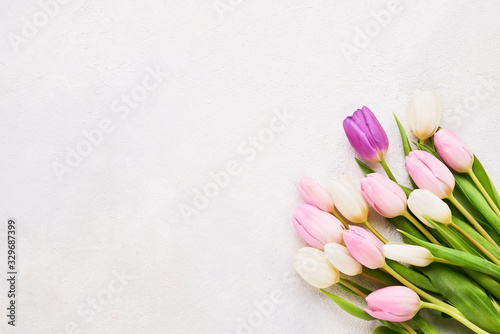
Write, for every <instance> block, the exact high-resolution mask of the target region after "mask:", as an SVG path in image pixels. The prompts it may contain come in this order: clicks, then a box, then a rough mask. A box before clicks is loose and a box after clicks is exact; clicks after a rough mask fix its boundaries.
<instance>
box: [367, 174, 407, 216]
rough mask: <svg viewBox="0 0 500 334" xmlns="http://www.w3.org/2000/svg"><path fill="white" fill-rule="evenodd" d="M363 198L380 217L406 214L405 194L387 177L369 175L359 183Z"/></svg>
mask: <svg viewBox="0 0 500 334" xmlns="http://www.w3.org/2000/svg"><path fill="white" fill-rule="evenodd" d="M361 192H362V193H363V196H364V198H365V199H366V201H367V202H368V203H369V204H370V206H371V207H372V208H373V209H375V211H377V212H378V213H379V214H380V215H382V216H384V217H387V218H394V217H397V216H401V215H403V214H404V213H405V212H406V194H405V192H404V191H403V190H402V189H401V187H400V186H399V185H398V184H397V183H396V182H394V181H392V180H391V179H389V178H388V177H387V176H384V175H382V174H377V173H373V174H369V175H368V176H367V177H366V178H365V179H363V180H362V181H361Z"/></svg>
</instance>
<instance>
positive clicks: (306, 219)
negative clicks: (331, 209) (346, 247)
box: [293, 204, 344, 250]
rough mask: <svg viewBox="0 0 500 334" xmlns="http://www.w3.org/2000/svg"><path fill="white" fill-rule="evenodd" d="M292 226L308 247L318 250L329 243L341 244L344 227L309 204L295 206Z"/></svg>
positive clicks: (329, 215) (332, 217)
mask: <svg viewBox="0 0 500 334" xmlns="http://www.w3.org/2000/svg"><path fill="white" fill-rule="evenodd" d="M293 226H294V227H295V230H296V231H297V233H298V234H299V235H300V236H301V237H302V239H304V240H305V241H306V242H307V243H308V244H309V245H311V246H312V247H314V248H317V249H319V250H323V248H324V246H325V245H326V244H328V243H330V242H335V243H342V232H343V231H344V225H342V223H341V222H340V221H339V220H338V219H337V218H335V217H334V216H333V215H331V214H329V213H327V212H324V211H321V210H320V209H318V208H315V207H314V206H312V205H309V204H301V205H299V206H297V208H296V209H295V211H294V213H293Z"/></svg>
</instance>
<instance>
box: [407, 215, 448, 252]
mask: <svg viewBox="0 0 500 334" xmlns="http://www.w3.org/2000/svg"><path fill="white" fill-rule="evenodd" d="M403 217H405V218H406V219H408V220H409V221H410V222H411V223H412V224H413V225H415V227H416V228H418V230H419V231H420V232H422V234H423V235H425V236H426V237H427V239H429V241H430V242H432V243H433V244H435V245H441V244H440V243H439V241H437V239H436V238H434V236H433V235H432V234H431V232H429V231H427V229H426V228H425V227H424V226H423V225H422V224H421V223H420V222H419V221H418V220H416V219H415V218H413V216H412V215H411V214H410V213H409V212H408V211H406V213H405V214H404V215H403Z"/></svg>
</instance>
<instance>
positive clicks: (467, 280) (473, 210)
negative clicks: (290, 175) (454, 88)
mask: <svg viewBox="0 0 500 334" xmlns="http://www.w3.org/2000/svg"><path fill="white" fill-rule="evenodd" d="M395 119H396V122H397V125H398V128H399V131H400V133H401V138H402V141H403V147H404V153H405V167H406V170H407V172H408V174H409V176H410V180H411V184H412V188H414V189H415V190H413V189H410V188H407V187H405V186H402V185H401V184H399V183H398V180H396V179H395V177H394V176H393V174H392V173H391V171H390V169H389V167H388V165H387V164H386V162H385V160H384V157H385V155H386V154H387V151H388V147H389V141H388V138H387V135H386V133H385V131H384V129H383V128H382V126H381V125H380V123H379V122H378V120H377V119H376V117H375V116H374V114H373V113H372V112H371V111H370V109H368V108H367V107H363V108H362V109H359V110H356V111H355V112H354V114H353V115H352V116H349V117H347V118H346V119H345V120H344V123H343V125H344V130H345V133H346V135H347V138H348V139H349V142H350V143H351V146H352V147H353V148H354V150H355V151H356V152H357V154H358V155H359V156H361V158H363V159H364V160H366V161H368V162H372V163H380V164H381V166H382V168H383V169H384V170H385V174H386V175H387V176H386V175H382V174H378V173H376V172H375V171H374V170H373V169H372V168H370V167H369V166H368V165H367V164H365V163H363V162H362V161H360V160H358V159H356V161H357V163H358V164H359V166H360V169H361V171H362V172H363V173H364V174H365V176H366V178H364V179H363V180H362V181H361V184H360V185H357V184H354V183H353V182H352V181H351V180H350V179H349V178H348V177H346V176H341V177H339V178H337V179H335V180H334V181H333V182H332V183H331V185H330V191H327V190H326V189H325V188H323V187H322V186H321V185H320V184H318V183H317V182H316V181H314V180H313V179H310V178H305V177H304V178H303V179H302V180H301V181H300V183H298V184H297V189H298V191H299V192H300V194H301V195H302V197H303V199H304V200H305V202H307V204H301V205H299V206H298V207H297V208H296V209H295V212H294V218H293V225H294V227H295V230H296V231H297V233H298V234H299V235H300V236H301V237H302V238H303V239H304V240H305V242H307V243H308V244H309V246H310V247H304V248H302V249H300V250H299V251H298V253H297V254H296V256H295V258H294V261H293V265H294V267H295V269H296V270H297V272H298V273H299V275H300V276H301V277H302V278H303V279H304V280H305V281H306V282H307V283H309V284H311V285H312V286H314V287H316V288H319V289H321V291H322V292H323V293H324V294H325V295H327V296H328V297H330V298H331V299H332V300H333V301H334V302H335V303H337V304H338V306H340V307H341V308H342V309H343V310H345V311H346V312H348V313H350V314H351V315H353V316H356V317H358V318H361V319H364V320H367V321H371V320H379V321H381V322H382V323H383V326H381V327H378V328H377V329H376V330H375V332H376V333H425V334H433V333H437V331H436V330H435V329H434V327H433V326H432V325H431V324H430V323H429V321H427V320H425V319H424V318H423V317H422V316H421V315H420V314H419V311H420V310H421V309H424V308H426V309H432V310H434V311H435V312H437V313H439V314H440V315H442V316H443V317H444V318H450V317H451V318H453V319H455V320H457V321H459V322H461V323H462V324H463V325H465V326H467V327H468V328H470V329H471V330H472V331H473V332H475V333H500V306H499V302H500V283H499V282H500V247H499V244H500V210H499V207H500V197H499V195H498V193H497V191H496V190H495V187H494V185H493V183H492V182H491V180H490V178H489V177H488V175H487V174H486V172H485V170H484V168H483V167H482V165H481V163H480V162H479V160H478V159H477V158H476V157H475V156H474V154H473V153H472V152H471V150H470V149H469V147H468V146H467V145H466V144H465V143H464V142H463V141H462V140H461V139H460V138H459V137H457V136H456V135H455V134H454V133H453V132H451V131H450V130H448V129H441V128H440V127H439V123H440V120H441V102H440V98H439V96H438V95H437V94H436V93H434V92H431V91H419V92H417V93H416V94H415V98H414V100H413V103H412V108H411V111H410V120H411V123H410V128H411V131H412V132H413V134H414V135H415V136H416V137H417V138H418V141H417V142H414V143H413V144H414V145H413V146H414V147H413V148H412V146H411V144H410V142H409V140H408V137H407V135H406V133H405V130H404V128H403V126H402V125H401V123H400V122H399V120H398V119H397V117H396V116H395ZM369 207H371V208H372V209H373V210H375V211H376V212H377V213H378V214H380V215H381V216H383V217H385V218H386V219H387V220H388V221H389V222H391V223H392V224H393V225H394V226H395V227H396V228H397V230H398V231H399V232H401V234H402V238H403V240H404V243H400V242H390V241H388V240H387V239H386V238H384V236H382V234H381V233H380V232H378V231H377V230H376V229H375V228H374V227H373V226H372V225H371V224H370V222H369V221H368V211H369ZM354 224H361V225H354ZM362 225H364V227H361V226H362ZM356 275H363V276H364V277H363V279H361V280H359V279H358V280H356V281H358V282H365V283H364V284H360V283H355V282H353V281H352V280H350V279H349V278H348V277H349V276H356ZM368 281H371V282H368ZM334 284H337V285H338V286H340V287H341V288H342V289H344V290H346V291H348V292H349V293H352V294H354V295H357V296H360V297H362V298H364V299H365V301H366V305H367V306H366V308H364V309H362V308H359V307H358V306H356V305H355V304H352V303H350V302H349V301H347V300H345V299H343V298H340V297H339V296H336V295H334V294H333V293H331V292H328V291H326V290H324V289H326V288H328V287H330V286H332V285H334ZM365 285H369V286H378V287H379V289H378V290H376V291H372V290H370V289H369V288H367V287H366V286H365Z"/></svg>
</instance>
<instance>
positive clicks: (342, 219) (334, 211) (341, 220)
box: [331, 207, 349, 230]
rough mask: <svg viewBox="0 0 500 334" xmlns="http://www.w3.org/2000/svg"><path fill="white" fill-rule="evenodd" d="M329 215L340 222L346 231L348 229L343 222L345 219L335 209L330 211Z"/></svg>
mask: <svg viewBox="0 0 500 334" xmlns="http://www.w3.org/2000/svg"><path fill="white" fill-rule="evenodd" d="M331 214H332V215H334V216H335V217H336V218H337V219H338V220H340V222H341V223H342V224H343V225H344V227H345V228H346V230H348V229H349V224H348V223H347V222H346V221H345V219H344V218H343V217H342V216H341V215H340V213H338V211H337V209H335V207H334V208H333V209H332V211H331Z"/></svg>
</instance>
